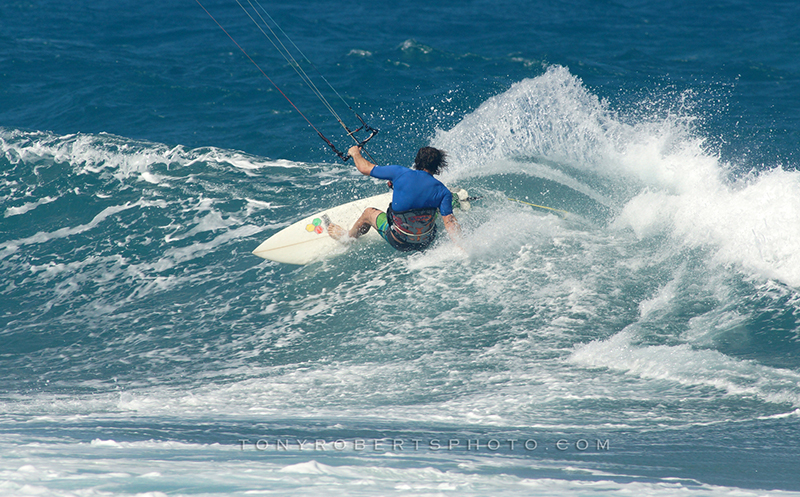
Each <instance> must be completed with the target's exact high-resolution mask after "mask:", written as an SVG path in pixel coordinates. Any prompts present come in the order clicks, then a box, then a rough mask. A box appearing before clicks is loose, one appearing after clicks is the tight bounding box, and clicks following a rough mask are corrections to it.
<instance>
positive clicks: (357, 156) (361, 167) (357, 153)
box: [347, 145, 375, 176]
mask: <svg viewBox="0 0 800 497" xmlns="http://www.w3.org/2000/svg"><path fill="white" fill-rule="evenodd" d="M347 153H348V154H350V157H352V158H353V162H355V164H356V169H358V171H359V172H360V173H361V174H363V175H364V176H369V173H371V172H372V168H373V167H375V164H373V163H372V162H370V161H368V160H367V159H365V158H364V156H363V155H361V147H359V146H358V145H353V146H352V147H350V150H348V151H347Z"/></svg>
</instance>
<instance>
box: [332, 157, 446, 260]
mask: <svg viewBox="0 0 800 497" xmlns="http://www.w3.org/2000/svg"><path fill="white" fill-rule="evenodd" d="M348 153H349V154H350V156H351V157H352V158H353V161H354V162H355V165H356V168H357V169H358V171H359V172H361V174H364V175H366V176H372V177H373V178H380V179H385V180H389V186H390V187H391V188H392V189H393V190H394V193H393V194H392V202H391V203H390V204H389V207H388V208H387V211H386V212H383V211H381V210H380V209H375V208H373V207H369V208H367V209H366V210H365V211H364V213H363V214H361V217H359V218H358V221H356V223H355V224H354V225H353V227H352V228H350V231H349V232H348V231H345V229H344V228H342V227H341V226H338V225H336V224H333V223H330V222H329V221H328V220H327V219H323V220H324V221H325V222H326V225H327V228H328V233H329V234H330V235H331V236H332V237H333V238H335V239H337V240H342V241H343V240H344V239H345V237H346V236H349V237H350V238H358V237H360V236H361V235H364V234H366V233H367V232H368V231H369V230H370V228H375V229H376V230H378V233H380V235H381V236H382V237H383V238H384V240H386V241H387V242H389V245H391V246H392V247H394V248H395V249H397V250H400V251H413V250H423V249H425V248H427V247H428V246H429V245H430V244H431V243H432V242H433V240H434V239H435V238H436V212H437V211H438V212H439V214H441V216H442V221H443V222H444V227H445V229H446V230H447V233H448V234H449V235H450V238H451V239H452V240H453V241H454V242H457V241H458V239H459V238H460V236H461V227H460V226H459V224H458V221H456V217H455V215H454V214H453V195H452V193H450V190H448V189H447V187H446V186H444V184H443V183H442V182H441V181H439V180H438V179H436V178H434V176H435V175H438V174H439V173H441V172H442V171H443V170H444V169H445V168H446V167H447V155H446V154H445V152H443V151H441V150H438V149H436V148H433V147H423V148H421V149H419V151H418V152H417V157H416V159H415V160H414V166H413V168H411V169H409V168H407V167H403V166H396V165H395V166H377V165H375V164H373V163H371V162H370V161H368V160H367V159H365V158H364V156H363V155H361V147H360V146H358V145H356V146H353V147H351V148H350V150H348Z"/></svg>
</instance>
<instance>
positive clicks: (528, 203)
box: [506, 197, 569, 217]
mask: <svg viewBox="0 0 800 497" xmlns="http://www.w3.org/2000/svg"><path fill="white" fill-rule="evenodd" d="M506 198H507V199H508V200H512V201H514V202H519V203H520V204H525V205H530V206H531V207H536V208H537V209H545V210H548V211H553V212H558V213H559V215H560V216H562V217H566V216H568V215H569V212H567V211H562V210H561V209H553V208H552V207H545V206H544V205H536V204H532V203H530V202H525V201H524V200H518V199H515V198H511V197H506Z"/></svg>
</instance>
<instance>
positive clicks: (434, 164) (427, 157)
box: [414, 147, 447, 175]
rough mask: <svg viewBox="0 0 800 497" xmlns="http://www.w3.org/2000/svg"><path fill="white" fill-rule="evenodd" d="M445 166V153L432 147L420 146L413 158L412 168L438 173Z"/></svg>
mask: <svg viewBox="0 0 800 497" xmlns="http://www.w3.org/2000/svg"><path fill="white" fill-rule="evenodd" d="M446 168H447V154H446V153H445V152H444V151H442V150H439V149H438V148H433V147H422V148H421V149H419V152H417V158H416V159H414V169H418V170H420V171H428V172H429V173H431V174H434V175H435V174H439V173H441V172H442V171H444V170H445V169H446Z"/></svg>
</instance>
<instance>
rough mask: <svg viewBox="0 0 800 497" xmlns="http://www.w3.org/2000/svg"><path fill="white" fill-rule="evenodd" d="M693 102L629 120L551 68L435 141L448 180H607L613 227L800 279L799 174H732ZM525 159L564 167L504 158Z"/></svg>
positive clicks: (600, 189) (753, 270)
mask: <svg viewBox="0 0 800 497" xmlns="http://www.w3.org/2000/svg"><path fill="white" fill-rule="evenodd" d="M665 98H666V97H665ZM687 98H690V96H689V97H687V96H686V95H682V96H677V97H676V101H675V102H671V103H670V104H668V105H671V106H677V107H678V108H677V111H676V112H669V113H665V115H662V113H660V112H658V111H656V110H654V111H653V113H652V115H649V116H648V115H643V114H642V113H641V112H639V113H638V114H637V115H636V116H630V117H624V116H623V113H622V112H619V111H615V110H612V109H611V108H610V107H609V105H608V104H607V103H606V102H604V101H601V100H600V99H598V98H597V97H596V96H595V95H593V94H591V93H590V92H589V91H588V90H587V89H586V88H585V87H584V86H583V84H582V82H581V81H580V79H578V78H576V77H575V76H573V75H571V74H570V73H569V71H568V70H567V69H566V68H563V67H551V68H550V69H548V71H547V72H546V73H545V74H544V75H542V76H540V77H537V78H535V79H531V80H525V81H522V82H520V83H517V84H515V85H514V86H512V88H511V89H509V90H508V91H507V92H505V93H503V94H500V95H497V96H495V97H493V98H490V99H489V100H487V101H486V102H484V103H483V104H482V105H481V106H480V107H479V108H478V109H477V110H475V111H474V112H473V113H471V114H469V115H468V116H466V117H465V118H464V119H463V120H462V121H461V122H460V123H459V124H458V125H457V126H456V127H455V128H453V129H452V130H449V131H439V132H438V134H437V136H436V138H435V139H434V141H433V143H434V145H435V146H439V147H441V148H444V149H445V150H447V151H448V153H449V154H450V158H451V162H452V163H453V168H452V169H453V170H452V172H450V173H449V174H450V175H449V176H448V178H450V180H451V181H458V180H463V179H464V178H472V177H478V176H480V175H482V174H484V171H503V170H505V171H514V172H517V173H519V172H522V173H525V174H529V175H533V176H538V177H546V178H548V179H551V180H553V181H557V182H560V183H562V184H564V185H566V186H569V187H570V188H573V189H577V191H582V192H583V193H586V191H585V190H586V189H585V188H577V187H576V186H575V185H576V184H580V179H565V178H564V176H565V175H567V176H573V177H574V178H581V177H584V176H586V175H587V174H588V175H592V176H593V177H601V178H605V179H604V180H603V183H604V185H595V186H593V187H592V188H591V189H589V191H590V194H591V196H592V198H594V199H595V200H598V201H600V202H601V203H603V204H604V205H612V204H616V206H617V209H618V210H619V212H620V213H619V216H618V217H617V219H616V222H615V223H614V225H613V226H614V228H617V229H632V230H633V231H634V232H635V233H636V234H637V235H638V236H639V237H642V238H644V237H649V236H652V235H653V234H661V233H667V234H668V235H669V236H670V237H672V238H673V239H674V240H676V241H677V242H678V244H680V245H687V246H691V247H706V248H711V250H712V253H713V257H714V260H715V261H716V262H718V263H720V264H722V265H729V264H734V265H736V266H738V267H740V268H741V269H742V270H743V271H745V272H746V273H747V274H752V275H755V276H758V277H760V278H764V279H776V280H778V281H781V282H783V283H785V284H787V285H791V286H794V287H797V286H800V172H797V171H788V170H783V169H780V168H776V169H773V170H769V171H762V172H760V173H758V174H753V175H749V176H745V177H739V178H731V177H730V174H729V168H728V166H727V165H726V164H724V163H722V162H721V161H720V160H719V158H718V156H717V155H716V154H715V153H714V152H713V151H711V150H709V148H708V146H707V145H706V141H705V140H704V138H703V137H702V136H700V133H699V132H698V131H697V130H696V129H695V128H694V126H693V121H694V119H693V117H692V115H691V111H690V110H686V109H685V108H684V104H683V103H682V101H681V99H687ZM686 107H688V105H687V106H686ZM520 157H522V158H525V157H533V158H543V159H546V160H547V161H552V162H554V163H558V164H561V165H562V166H561V167H562V168H563V170H562V171H556V172H551V173H542V172H541V171H538V170H537V168H538V169H541V168H542V166H540V165H539V166H537V167H526V166H514V163H513V162H508V160H509V159H517V158H520ZM535 162H536V160H534V163H535ZM551 169H552V168H551ZM610 195H613V200H612V199H609V200H605V199H606V198H607V197H608V196H610Z"/></svg>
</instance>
